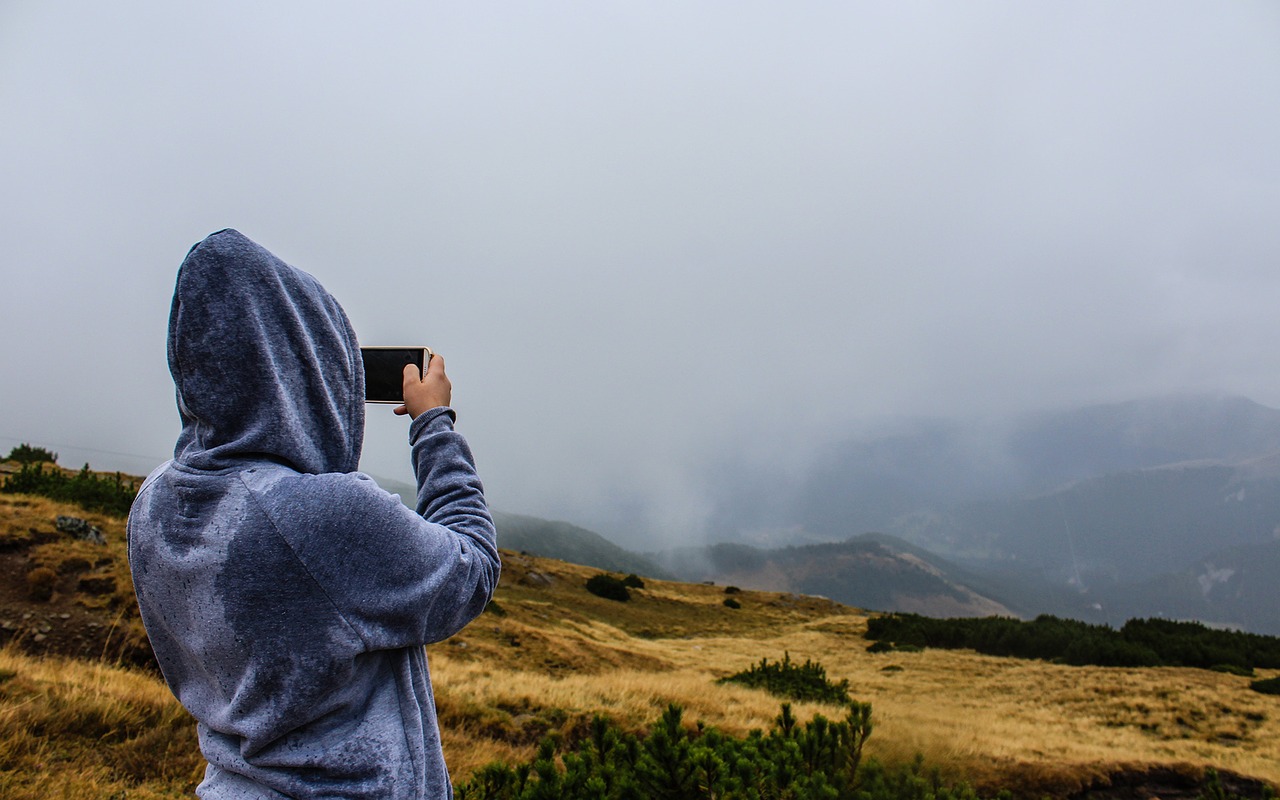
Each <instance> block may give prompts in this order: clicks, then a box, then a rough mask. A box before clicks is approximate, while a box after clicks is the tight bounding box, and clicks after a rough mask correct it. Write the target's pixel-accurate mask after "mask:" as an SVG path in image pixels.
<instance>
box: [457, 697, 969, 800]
mask: <svg viewBox="0 0 1280 800" xmlns="http://www.w3.org/2000/svg"><path fill="white" fill-rule="evenodd" d="M871 730H872V725H871V706H869V705H865V704H862V703H854V704H852V705H851V706H850V707H849V709H848V711H847V713H846V715H845V718H844V719H843V720H839V721H833V720H828V719H827V718H826V717H823V716H821V715H818V716H815V717H814V718H813V719H812V720H810V721H809V722H808V723H805V724H804V725H800V724H799V723H798V721H797V720H796V718H795V716H794V715H793V714H792V713H791V707H790V706H789V705H783V706H782V713H781V714H779V715H778V717H777V718H776V719H775V720H774V727H773V730H771V731H770V732H769V733H768V734H765V733H763V732H761V731H759V730H756V731H752V732H751V733H750V734H748V735H747V736H746V737H743V738H735V737H733V736H729V735H726V734H724V733H721V732H720V731H718V730H717V729H715V728H713V727H707V726H704V725H702V724H701V723H699V724H698V725H697V726H696V727H690V726H686V725H685V724H684V719H683V712H682V710H681V708H680V706H678V705H674V704H672V705H670V706H668V707H667V709H666V711H665V712H663V714H662V717H661V718H660V719H659V720H658V721H657V722H655V723H654V724H653V725H652V727H651V728H650V729H649V732H648V733H646V734H642V735H634V734H630V733H627V732H625V731H622V730H621V729H619V728H618V727H617V726H616V725H615V724H614V723H613V722H612V721H611V720H609V719H607V718H605V717H600V716H597V717H595V718H594V719H593V720H592V722H591V726H590V729H589V730H587V731H586V732H585V735H583V736H582V738H581V739H580V740H579V741H577V742H576V743H574V744H572V745H570V746H567V747H566V748H565V749H564V750H563V751H562V752H557V750H558V748H559V744H560V743H559V742H558V741H557V740H556V739H554V738H548V739H546V740H544V741H543V742H542V744H541V745H540V746H539V748H538V753H537V755H536V756H535V757H534V758H533V760H532V761H530V762H526V763H523V764H518V765H516V766H508V765H507V764H504V763H501V762H495V763H493V764H489V765H488V766H486V767H482V768H481V769H479V770H477V771H476V772H475V774H473V775H472V777H471V780H470V781H468V782H467V783H463V784H459V785H458V786H456V787H455V790H454V791H455V796H456V797H457V798H458V800H588V799H589V800H648V798H659V799H662V800H684V798H726V799H728V798H814V799H815V800H816V799H817V798H830V800H836V799H837V798H854V797H858V798H861V799H862V800H891V799H892V800H918V799H919V798H924V797H931V798H937V800H972V799H974V798H976V795H974V794H973V793H972V791H971V790H967V788H966V787H963V786H960V787H951V786H947V785H945V784H942V782H941V781H940V780H938V779H937V776H936V775H929V776H928V779H927V780H928V781H932V782H931V783H926V780H924V779H916V778H913V777H912V775H913V774H918V773H919V772H920V767H919V766H918V765H913V766H912V767H909V768H902V769H898V770H889V769H886V768H884V767H881V766H879V765H878V764H875V762H873V761H870V760H869V761H868V763H867V764H865V765H864V764H863V762H862V751H863V747H864V745H865V744H866V741H867V738H868V737H869V736H870V735H871ZM912 770H914V771H915V772H914V773H913V772H912Z"/></svg>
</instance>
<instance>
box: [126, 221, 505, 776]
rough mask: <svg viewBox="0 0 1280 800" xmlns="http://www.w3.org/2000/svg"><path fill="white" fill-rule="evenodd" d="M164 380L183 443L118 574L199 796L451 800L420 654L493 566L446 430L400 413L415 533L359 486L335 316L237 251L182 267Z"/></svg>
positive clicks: (480, 500) (262, 258)
mask: <svg viewBox="0 0 1280 800" xmlns="http://www.w3.org/2000/svg"><path fill="white" fill-rule="evenodd" d="M169 362H170V370H171V372H172V373H173V376H174V381H175V384H176V386H177V394H178V406H179V411H180V414H181V417H182V421H183V430H182V434H181V435H180V437H179V440H178V445H177V448H176V450H175V454H174V459H173V461H171V462H168V463H167V464H165V465H162V466H161V467H160V468H158V469H157V470H156V471H155V472H153V473H152V474H151V476H150V477H148V479H147V481H146V483H145V484H144V485H143V487H142V490H141V491H140V492H139V495H138V498H137V500H136V501H135V503H134V506H133V510H132V512H131V513H130V518H129V539H130V541H129V555H130V564H131V568H132V571H133V575H134V585H135V588H136V590H137V595H138V603H139V606H140V608H141V611H142V616H143V621H144V623H145V624H146V627H147V633H148V636H149V637H150V639H151V642H152V646H153V649H154V650H155V653H156V658H157V660H158V661H159V663H160V667H161V669H162V671H163V672H164V676H165V679H166V681H167V682H168V683H169V685H170V687H171V688H172V689H173V691H174V693H175V694H176V695H177V697H178V699H179V700H180V701H181V702H182V703H183V705H184V706H186V708H187V709H188V710H189V711H191V713H192V714H193V715H194V716H195V717H196V719H197V721H198V724H199V734H200V747H201V750H202V751H203V753H204V755H205V757H206V758H207V759H208V761H209V768H208V770H207V772H206V776H205V780H204V782H203V783H202V784H201V785H200V787H199V789H198V790H197V793H198V794H199V795H200V796H201V797H204V798H250V797H252V798H257V797H265V798H276V797H291V798H307V797H313V798H321V797H325V798H337V797H342V798H357V797H367V798H419V797H447V796H449V795H450V794H451V788H450V785H449V777H448V773H447V770H446V768H445V765H444V759H443V754H442V752H441V749H440V743H439V732H438V728H437V724H436V719H435V709H434V702H433V700H432V693H431V684H430V678H429V675H428V671H427V666H426V658H425V654H424V652H423V647H422V646H423V645H424V644H426V643H429V642H433V641H438V640H440V639H443V638H446V637H448V636H450V635H452V634H453V633H455V632H457V631H458V630H459V629H461V628H462V627H463V626H464V625H466V623H467V622H469V621H470V620H471V619H472V618H474V617H475V616H476V615H478V614H479V613H480V612H481V611H482V610H483V609H484V606H485V604H486V603H487V602H488V601H489V599H490V597H491V596H492V593H493V590H494V588H495V586H496V584H497V578H498V572H499V566H500V565H499V559H498V553H497V549H496V544H495V535H494V529H493V523H492V519H491V517H490V515H489V512H488V509H487V507H486V505H485V501H484V497H483V490H482V487H481V485H480V482H479V480H478V478H477V477H476V474H475V469H474V464H473V461H472V458H471V455H470V452H469V450H468V448H467V446H466V443H465V441H464V440H463V439H462V437H461V436H460V435H459V434H457V433H455V432H454V431H453V415H452V412H451V411H450V410H449V409H448V408H447V407H446V406H445V405H443V404H442V405H441V406H439V407H434V408H430V409H410V412H411V413H413V412H415V411H416V412H417V415H416V417H415V418H414V420H413V422H412V423H411V424H410V429H409V438H410V443H411V451H412V459H413V464H414V469H415V471H416V474H417V478H418V498H417V513H414V511H411V510H410V509H408V508H406V507H405V506H404V505H403V504H402V503H400V501H399V500H398V499H397V498H396V497H395V496H393V495H390V494H388V493H386V492H384V491H383V490H382V489H380V488H379V487H378V486H377V485H376V484H375V483H374V482H373V481H372V480H371V479H369V478H368V477H366V476H363V475H360V474H359V473H357V472H356V468H357V465H358V462H359V456H360V447H361V444H362V439H363V432H364V399H363V388H364V387H363V370H362V366H361V361H360V354H359V349H358V344H357V342H356V338H355V335H354V333H353V332H352V330H351V326H350V324H349V323H348V321H347V319H346V316H345V314H344V313H343V312H342V309H341V307H340V306H339V305H338V304H337V302H336V301H334V300H333V298H331V297H330V296H329V295H328V294H327V293H326V292H325V291H324V289H323V288H322V287H321V286H320V284H319V283H318V282H316V281H315V279H314V278H312V277H311V276H309V275H307V274H306V273H303V272H301V271H299V270H296V269H293V268H292V267H289V266H287V265H285V264H284V263H283V262H281V261H279V260H278V259H276V258H275V257H274V256H272V255H271V254H270V253H268V252H267V251H266V250H264V249H262V248H261V247H259V246H257V245H256V244H254V243H253V242H251V241H249V240H248V239H246V238H245V237H243V236H241V235H240V234H238V233H236V232H235V231H222V232H220V233H217V234H214V235H212V236H210V237H208V238H207V239H205V240H204V241H203V242H201V243H200V244H198V245H196V247H194V248H193V249H192V251H191V253H190V254H188V256H187V259H186V260H185V261H184V262H183V266H182V268H181V270H180V271H179V275H178V282H177V289H176V291H175V294H174V302H173V307H172V311H171V316H170V330H169ZM435 362H436V359H433V364H434V363H435ZM438 368H439V369H440V370H442V369H443V367H442V361H441V362H440V364H439V365H438ZM432 377H439V378H443V372H442V371H441V372H440V373H439V375H438V376H432ZM424 383H425V381H424ZM444 385H445V386H446V388H447V380H445V382H444ZM445 397H446V398H447V392H446V394H445ZM446 402H447V400H446Z"/></svg>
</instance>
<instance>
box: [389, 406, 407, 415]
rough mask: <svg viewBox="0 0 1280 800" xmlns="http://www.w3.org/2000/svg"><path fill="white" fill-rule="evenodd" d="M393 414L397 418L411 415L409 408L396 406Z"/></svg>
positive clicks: (392, 411) (392, 410)
mask: <svg viewBox="0 0 1280 800" xmlns="http://www.w3.org/2000/svg"><path fill="white" fill-rule="evenodd" d="M391 413H393V414H395V415H396V416H397V417H403V416H404V415H405V414H408V413H409V407H408V406H396V407H395V408H393V409H391Z"/></svg>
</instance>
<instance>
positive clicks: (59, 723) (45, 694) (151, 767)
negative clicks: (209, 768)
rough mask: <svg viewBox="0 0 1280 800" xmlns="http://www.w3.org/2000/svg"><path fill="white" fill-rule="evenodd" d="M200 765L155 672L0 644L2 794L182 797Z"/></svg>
mask: <svg viewBox="0 0 1280 800" xmlns="http://www.w3.org/2000/svg"><path fill="white" fill-rule="evenodd" d="M203 768H204V763H203V761H202V760H201V759H200V757H199V753H198V752H197V744H196V738H195V728H194V726H193V725H192V724H191V721H190V717H188V716H187V714H186V712H185V711H183V710H182V708H181V706H179V705H178V703H177V701H176V700H174V699H173V696H172V695H171V694H170V693H169V691H168V689H166V688H165V686H164V684H163V683H161V682H160V681H158V680H157V679H156V678H155V677H153V676H151V675H148V674H143V673H139V672H135V671H131V670H128V669H123V668H119V667H111V666H108V665H105V664H93V663H86V662H82V661H74V660H71V659H63V658H49V659H38V658H33V657H30V656H25V655H21V654H19V653H16V652H14V651H12V650H9V649H6V650H0V797H5V798H12V799H13V800H26V799H27V798H31V800H35V799H36V798H49V797H65V798H74V799H76V800H78V799H79V798H84V800H89V798H93V799H94V800H100V799H101V798H108V797H123V796H124V794H125V792H127V793H128V796H129V797H130V798H134V797H138V798H150V797H155V798H159V797H183V796H190V794H191V792H192V791H193V790H194V788H195V784H196V782H197V781H198V777H199V774H200V773H202V772H203Z"/></svg>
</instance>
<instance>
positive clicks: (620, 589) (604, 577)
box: [587, 572, 631, 603]
mask: <svg viewBox="0 0 1280 800" xmlns="http://www.w3.org/2000/svg"><path fill="white" fill-rule="evenodd" d="M587 591H588V592H591V593H592V594H594V595H595V596H596V597H603V598H604V599H606V600H617V601H618V602H620V603H625V602H626V601H628V600H630V599H631V592H629V591H627V583H626V581H624V580H622V579H620V578H616V577H614V576H613V575H610V574H608V573H605V572H602V573H600V574H599V575H592V576H591V577H590V578H587Z"/></svg>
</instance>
